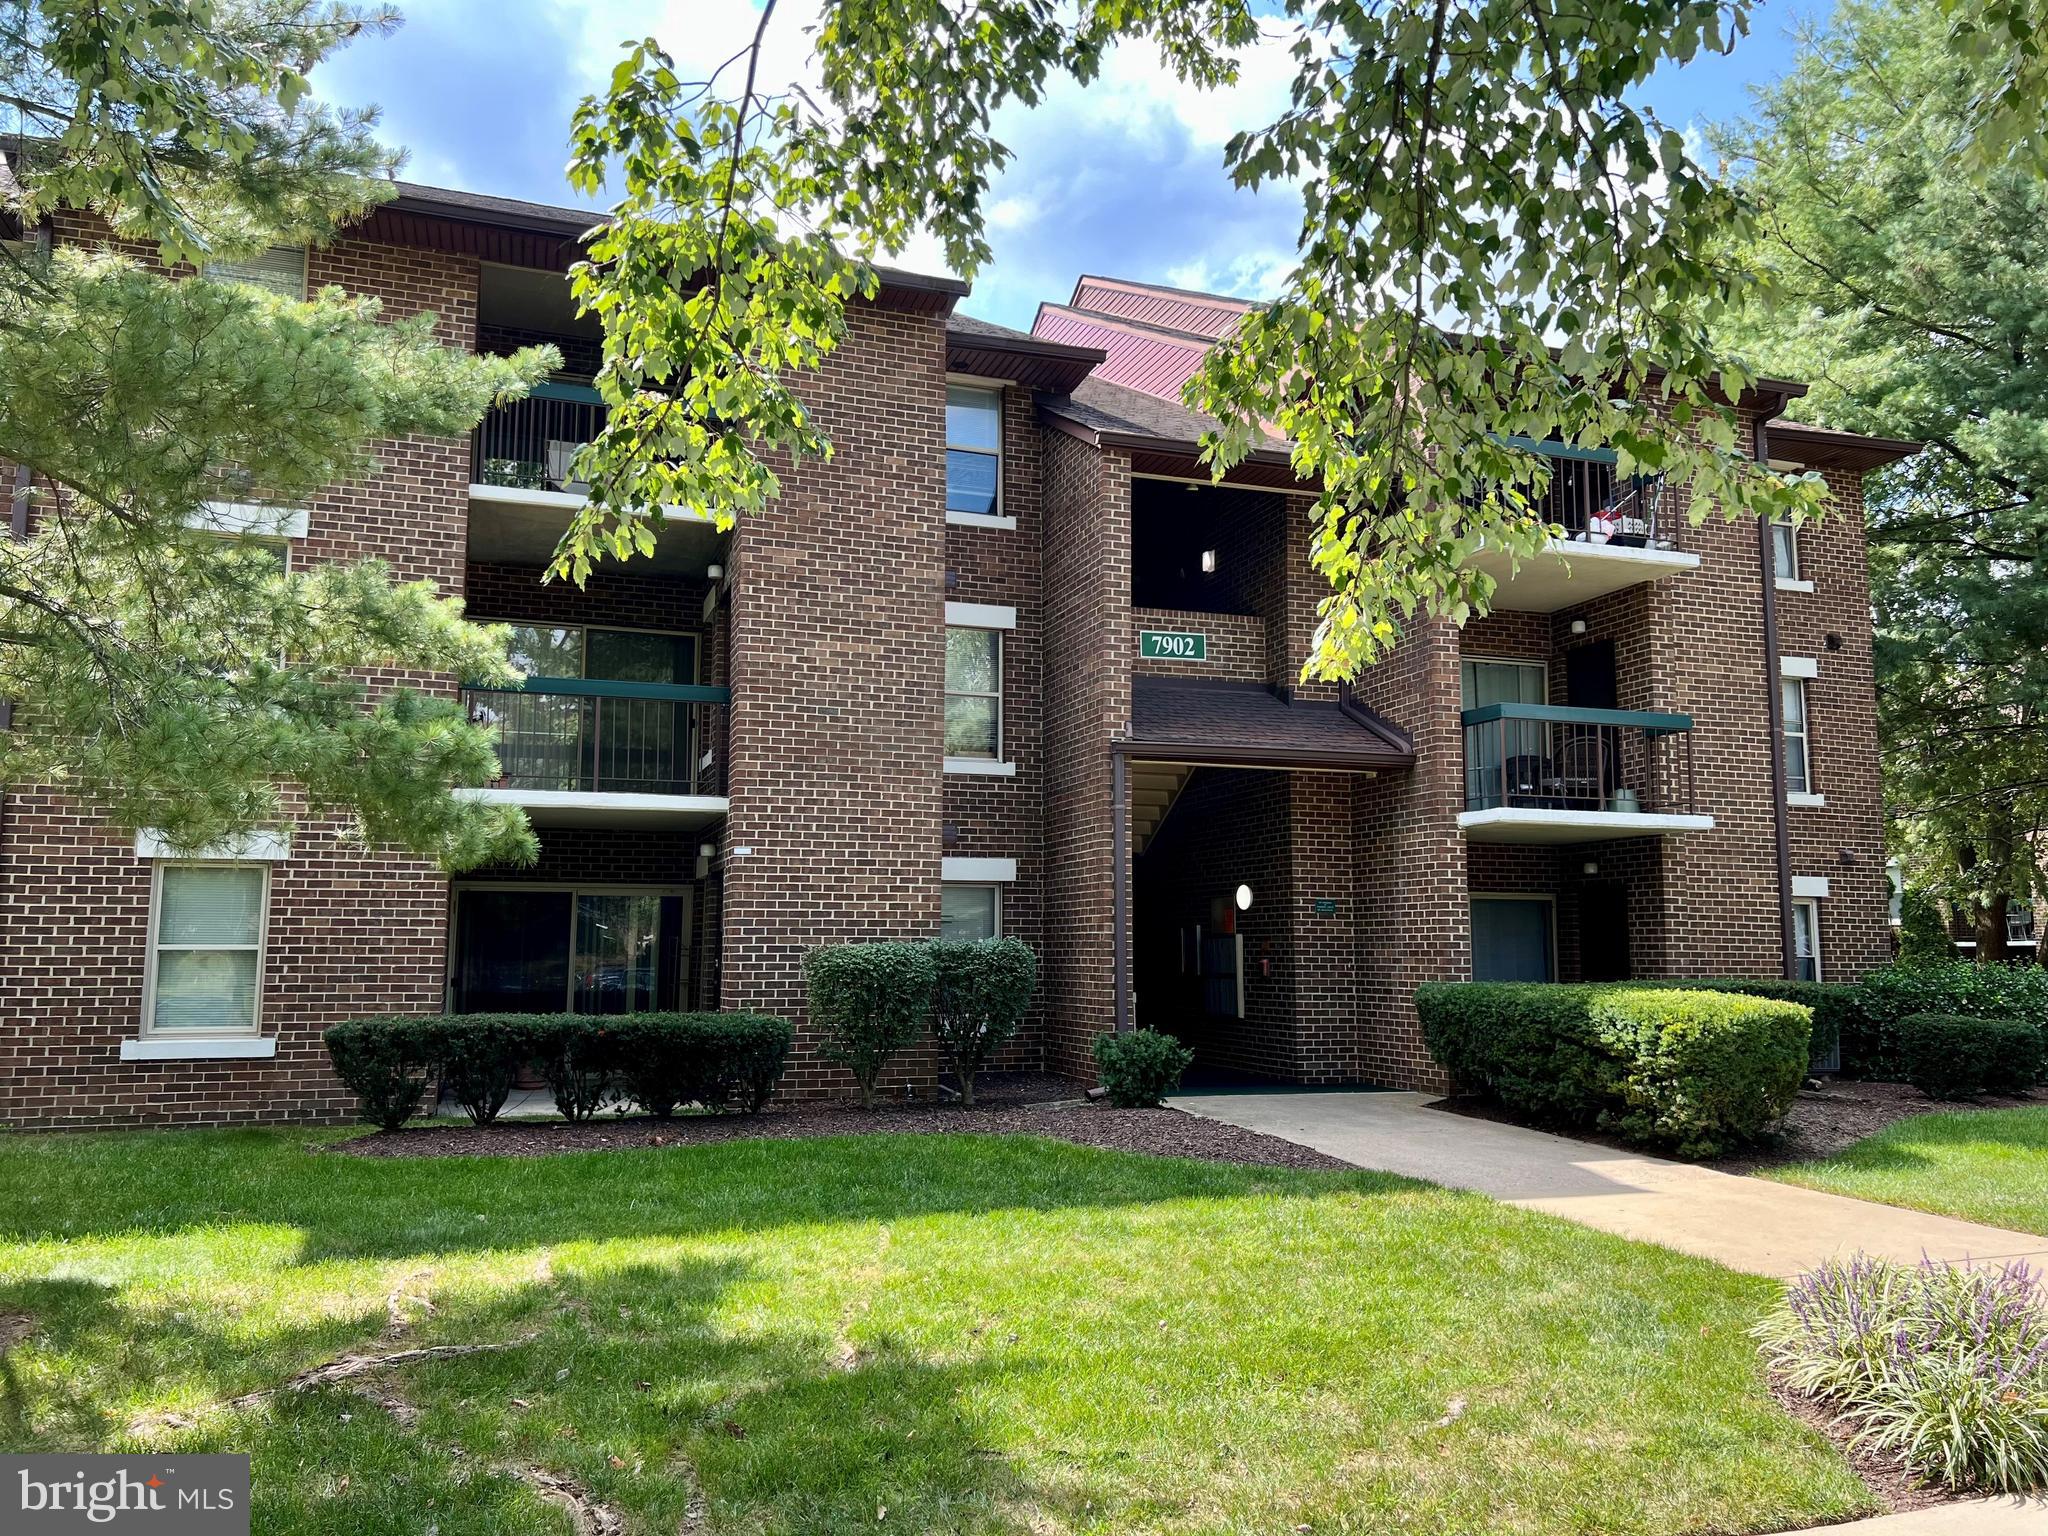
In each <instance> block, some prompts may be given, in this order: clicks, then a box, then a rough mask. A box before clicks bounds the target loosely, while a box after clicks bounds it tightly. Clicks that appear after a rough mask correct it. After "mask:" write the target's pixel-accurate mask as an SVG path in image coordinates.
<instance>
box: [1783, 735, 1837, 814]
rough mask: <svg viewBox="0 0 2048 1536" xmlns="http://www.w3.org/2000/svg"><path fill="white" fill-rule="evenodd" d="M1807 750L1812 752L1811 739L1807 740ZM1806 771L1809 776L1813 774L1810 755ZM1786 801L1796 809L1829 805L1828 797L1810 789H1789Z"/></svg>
mask: <svg viewBox="0 0 2048 1536" xmlns="http://www.w3.org/2000/svg"><path fill="white" fill-rule="evenodd" d="M1806 750H1807V752H1808V753H1809V754H1811V753H1812V751H1813V743H1812V742H1811V740H1809V741H1808V742H1807V748H1806ZM1806 773H1807V776H1808V777H1809V778H1811V777H1812V776H1813V759H1812V757H1811V756H1810V755H1809V756H1808V758H1807V763H1806ZM1785 803H1786V804H1787V805H1789V806H1791V807H1793V808H1794V809H1795V810H1804V811H1817V810H1820V809H1822V808H1823V807H1825V806H1826V805H1827V803H1828V797H1827V796H1826V795H1819V794H1815V793H1814V792H1813V791H1812V790H1810V789H1789V790H1787V791H1786V792H1785Z"/></svg>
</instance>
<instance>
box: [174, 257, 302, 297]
mask: <svg viewBox="0 0 2048 1536" xmlns="http://www.w3.org/2000/svg"><path fill="white" fill-rule="evenodd" d="M281 251H293V252H296V253H297V255H298V258H299V291H298V292H297V293H293V294H285V297H287V298H293V299H297V300H298V301H299V302H301V303H304V302H305V299H306V295H307V294H308V292H310V291H311V286H312V273H311V271H310V270H309V265H310V264H309V261H308V258H307V254H306V247H305V246H303V245H273V246H267V247H265V249H264V250H263V251H262V253H261V255H259V256H258V257H257V258H255V260H261V258H262V257H263V256H271V255H275V254H277V253H278V252H281ZM253 265H254V262H253V261H209V262H207V263H206V264H205V266H203V267H202V268H200V271H201V273H202V274H203V275H204V276H206V277H208V278H210V279H211V280H212V281H214V282H217V283H247V284H248V285H249V286H250V287H252V288H267V289H269V290H270V291H271V292H272V293H284V290H283V289H282V288H277V287H274V286H272V285H271V284H269V283H266V282H264V281H263V280H262V279H261V278H256V277H245V276H243V275H242V273H243V272H244V271H247V270H249V269H250V268H252V267H253Z"/></svg>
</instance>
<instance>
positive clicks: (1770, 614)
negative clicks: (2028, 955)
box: [1755, 395, 1799, 981]
mask: <svg viewBox="0 0 2048 1536" xmlns="http://www.w3.org/2000/svg"><path fill="white" fill-rule="evenodd" d="M1784 408H1785V399H1784V396H1782V395H1780V396H1778V397H1777V400H1776V403H1775V404H1774V405H1773V406H1772V408H1771V409H1770V410H1769V411H1767V412H1766V411H1759V412H1758V413H1757V418H1756V429H1755V430H1756V461H1757V463H1759V464H1768V463H1769V462H1770V457H1771V452H1770V439H1769V436H1768V435H1767V432H1766V429H1765V426H1764V423H1765V421H1766V419H1767V418H1768V417H1770V416H1775V415H1777V414H1778V413H1779V412H1780V411H1782V410H1784ZM1756 554H1757V572H1758V576H1759V578H1760V585H1761V587H1762V589H1763V596H1764V698H1765V700H1766V702H1768V704H1769V705H1770V718H1771V827H1772V830H1773V831H1774V832H1775V833H1776V834H1777V845H1778V956H1779V963H1778V970H1779V973H1780V974H1781V975H1783V976H1784V977H1785V978H1786V979H1787V980H1791V981H1796V980H1797V979H1798V972H1799V965H1798V957H1797V956H1796V955H1795V954H1794V953H1793V939H1792V830H1791V827H1790V825H1789V823H1788V820H1787V812H1786V808H1785V694H1784V683H1783V679H1782V669H1781V666H1780V662H1779V659H1778V563H1777V560H1776V558H1775V556H1774V554H1773V552H1772V549H1771V520H1770V519H1769V518H1768V517H1764V516H1761V515H1760V516H1758V518H1757V520H1756Z"/></svg>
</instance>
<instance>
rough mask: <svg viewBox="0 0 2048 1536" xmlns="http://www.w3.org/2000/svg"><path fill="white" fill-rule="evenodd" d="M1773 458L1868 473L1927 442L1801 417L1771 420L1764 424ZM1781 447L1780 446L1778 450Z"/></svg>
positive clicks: (1905, 455) (1811, 466)
mask: <svg viewBox="0 0 2048 1536" xmlns="http://www.w3.org/2000/svg"><path fill="white" fill-rule="evenodd" d="M1764 433H1765V440H1766V442H1767V443H1768V445H1769V448H1770V455H1771V457H1772V458H1774V459H1775V458H1780V457H1784V458H1790V459H1796V460H1798V461H1799V462H1800V463H1801V464H1804V465H1806V466H1807V467H1808V468H1811V469H1853V470H1856V471H1858V472H1859V473H1868V472H1869V471H1870V470H1873V469H1882V468H1884V466H1885V465H1887V464H1896V463H1898V462H1899V460H1901V459H1910V458H1912V457H1913V455H1914V454H1916V453H1919V452H1920V451H1921V450H1922V449H1924V448H1925V447H1926V446H1927V445H1926V444H1925V443H1916V442H1914V441H1912V440H1911V439H1909V438H1903V437H1866V436H1865V435H1864V434H1862V433H1860V432H1842V431H1838V430H1836V429H1835V428H1832V427H1816V426H1814V425H1812V424H1811V423H1808V422H1803V421H1773V422H1771V423H1769V424H1768V425H1767V426H1766V427H1765V428H1764ZM1780 450H1783V452H1782V453H1781V451H1780Z"/></svg>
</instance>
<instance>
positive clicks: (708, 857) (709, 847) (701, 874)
mask: <svg viewBox="0 0 2048 1536" xmlns="http://www.w3.org/2000/svg"><path fill="white" fill-rule="evenodd" d="M717 857H718V844H716V843H699V844H698V845H697V878H698V879H699V880H702V879H704V878H705V877H706V876H707V875H709V874H710V873H711V861H712V860H713V859H715V858H717Z"/></svg>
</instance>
